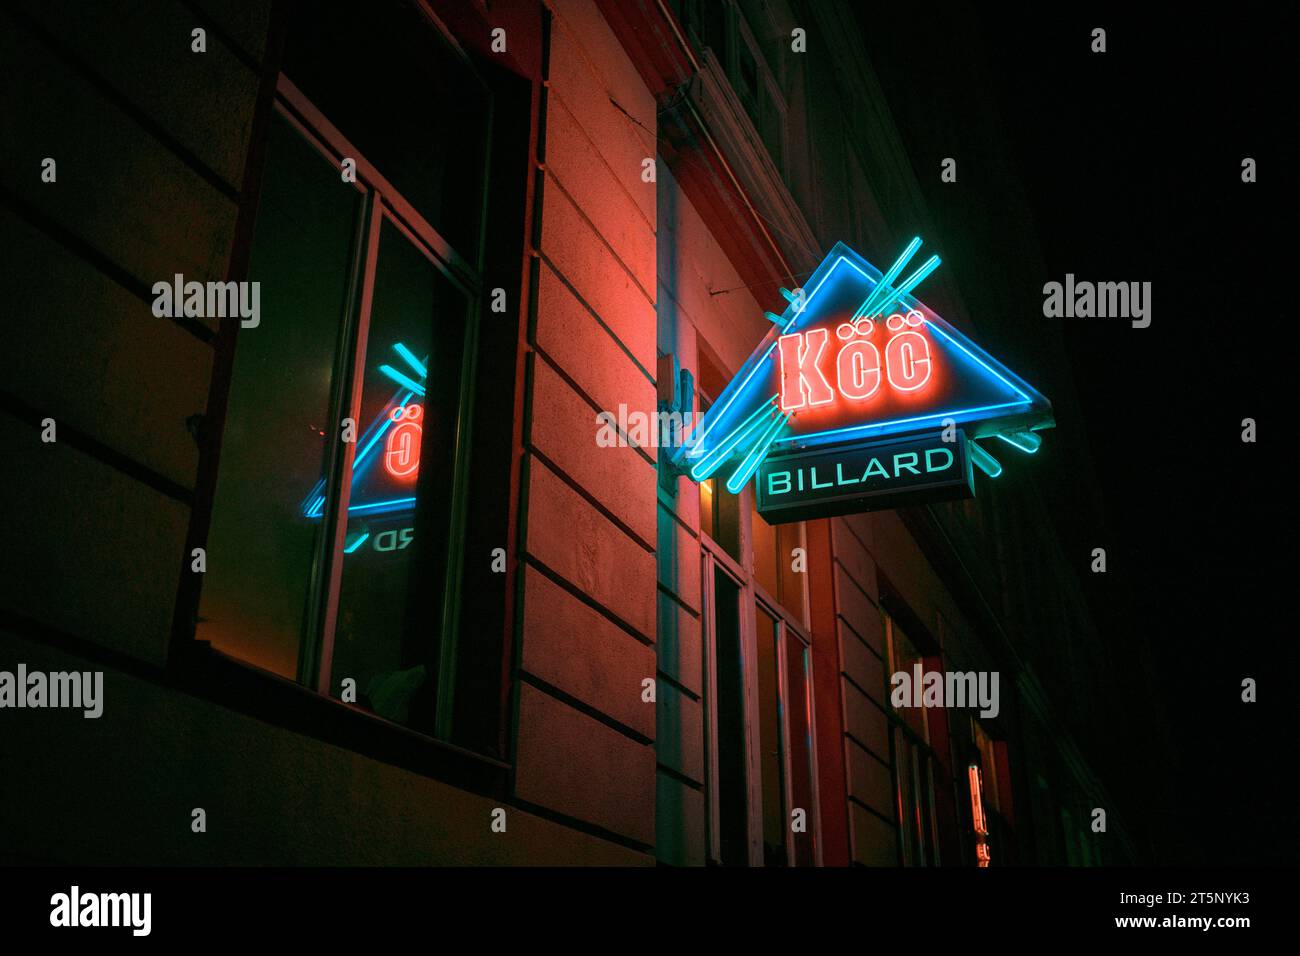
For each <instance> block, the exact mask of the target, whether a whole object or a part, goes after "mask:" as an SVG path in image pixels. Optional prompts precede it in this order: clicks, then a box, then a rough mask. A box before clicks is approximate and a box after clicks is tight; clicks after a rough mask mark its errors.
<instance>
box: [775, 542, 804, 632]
mask: <svg viewBox="0 0 1300 956" xmlns="http://www.w3.org/2000/svg"><path fill="white" fill-rule="evenodd" d="M776 546H777V550H776V555H777V565H776V567H777V575H778V576H779V578H780V581H781V589H780V591H779V592H778V593H777V597H778V599H779V600H780V601H781V603H782V604H783V605H785V607H786V609H787V610H789V611H790V612H791V613H792V614H794V617H795V619H796V620H798V621H803V620H804V610H803V586H804V581H805V580H806V578H807V567H808V565H807V552H805V553H804V559H805V560H804V563H803V564H802V567H803V568H804V570H803V571H796V570H795V569H794V550H795V548H802V547H803V523H802V522H799V523H798V524H781V525H777V526H776Z"/></svg>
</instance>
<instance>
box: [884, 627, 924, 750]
mask: <svg viewBox="0 0 1300 956" xmlns="http://www.w3.org/2000/svg"><path fill="white" fill-rule="evenodd" d="M886 622H887V626H886V634H887V636H888V639H889V675H887V678H886V679H888V677H889V676H892V675H894V674H897V673H899V672H900V671H905V672H906V673H907V675H908V681H909V682H910V683H909V686H911V687H912V690H913V693H918V690H917V688H916V687H915V684H916V671H915V669H914V668H915V666H916V665H917V664H920V665H921V673H922V675H924V674H925V659H924V658H923V657H922V656H921V653H920V651H918V650H917V649H916V647H915V646H913V644H912V642H911V641H910V640H908V638H907V635H906V634H905V633H904V632H903V629H902V628H900V627H899V626H898V622H897V621H895V620H894V619H893V618H892V617H888V616H887V617H886ZM894 712H895V713H896V714H897V715H898V716H899V717H900V718H901V719H902V720H903V722H904V723H905V724H907V726H908V727H910V728H912V731H913V732H914V733H915V734H916V735H917V736H918V737H920V738H921V739H922V740H924V741H927V742H928V741H929V739H930V735H929V729H928V728H927V726H926V720H925V708H923V707H912V706H910V705H909V706H907V707H900V708H898V709H897V710H895V711H894Z"/></svg>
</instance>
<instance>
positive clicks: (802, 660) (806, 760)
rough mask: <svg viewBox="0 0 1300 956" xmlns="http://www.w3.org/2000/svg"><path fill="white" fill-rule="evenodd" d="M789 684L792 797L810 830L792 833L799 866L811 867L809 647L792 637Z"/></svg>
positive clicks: (814, 854)
mask: <svg viewBox="0 0 1300 956" xmlns="http://www.w3.org/2000/svg"><path fill="white" fill-rule="evenodd" d="M785 651H786V667H785V670H786V683H787V684H788V685H789V693H788V694H787V699H788V700H789V702H790V704H789V710H790V794H791V798H792V799H793V801H794V804H793V807H792V809H802V810H803V811H804V812H805V813H806V815H807V816H806V823H807V830H806V831H805V832H804V833H795V834H792V836H793V837H794V862H795V865H796V866H812V865H813V864H814V863H815V862H816V860H817V847H816V843H815V838H816V835H815V834H814V832H813V820H814V819H815V817H816V813H815V810H814V807H813V800H814V795H813V784H812V781H813V773H812V753H813V750H812V722H811V719H810V718H811V714H812V699H811V691H810V690H809V684H808V648H807V647H805V646H804V645H803V643H802V642H800V641H798V640H795V639H794V638H793V637H787V638H786V645H785Z"/></svg>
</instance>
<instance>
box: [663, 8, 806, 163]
mask: <svg viewBox="0 0 1300 956" xmlns="http://www.w3.org/2000/svg"><path fill="white" fill-rule="evenodd" d="M670 5H671V6H672V8H673V11H674V12H675V13H676V14H677V17H678V19H679V20H680V21H681V23H682V25H683V26H684V27H685V28H686V33H687V35H688V36H690V37H691V39H692V41H693V42H694V44H695V46H697V47H698V48H700V49H710V50H712V51H713V54H714V56H716V57H717V60H718V63H719V65H720V66H721V68H722V70H723V71H724V72H725V73H726V79H727V81H728V82H729V83H730V84H731V88H732V89H733V90H735V92H736V96H737V98H738V99H739V100H740V102H741V104H742V105H743V106H744V108H745V112H746V113H747V114H749V118H750V120H751V121H752V122H753V124H754V128H755V129H756V130H757V131H758V135H759V138H760V139H761V140H762V142H763V145H764V146H765V147H766V148H767V152H768V155H769V156H771V158H772V162H773V163H774V164H775V165H776V168H777V170H778V171H779V172H780V173H781V175H782V176H784V175H785V172H786V169H785V154H786V142H785V141H786V113H787V109H788V107H787V104H786V100H785V94H784V92H783V91H782V86H781V82H780V78H779V77H778V76H777V75H776V74H775V73H774V72H773V70H772V68H771V66H770V65H769V61H768V58H767V57H766V56H764V53H763V49H762V44H760V42H759V41H758V39H757V38H756V37H755V34H754V30H753V29H751V26H750V23H749V22H747V20H746V19H745V17H744V16H742V15H741V13H740V11H739V9H738V8H737V7H736V5H735V3H734V2H732V0H671V4H670ZM769 26H770V25H769ZM764 32H765V34H766V35H769V36H771V35H772V31H771V29H769V28H768V27H764ZM775 35H776V36H784V35H785V34H784V32H783V31H777V33H776V34H775ZM772 48H773V49H778V50H779V49H781V48H782V47H781V45H780V43H776V44H774V45H773V46H772Z"/></svg>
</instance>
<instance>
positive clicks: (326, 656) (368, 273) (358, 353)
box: [316, 192, 383, 694]
mask: <svg viewBox="0 0 1300 956" xmlns="http://www.w3.org/2000/svg"><path fill="white" fill-rule="evenodd" d="M367 201H368V206H367V207H366V242H365V256H364V260H363V265H362V269H361V276H360V284H361V289H360V298H359V301H358V304H357V308H356V310H355V311H354V312H353V313H352V315H351V316H349V322H348V328H347V330H346V336H345V339H344V342H345V343H346V347H348V349H349V351H350V359H351V361H350V362H347V361H345V365H344V367H345V368H346V369H347V372H346V375H347V380H346V384H345V386H344V388H343V389H342V399H343V400H342V401H341V402H340V412H342V413H344V414H340V415H339V416H338V421H337V423H336V425H337V427H341V426H342V419H344V418H351V419H352V421H353V423H354V429H355V423H356V422H357V421H358V420H359V418H360V417H361V393H362V390H363V389H364V387H365V368H366V344H367V340H368V339H369V335H370V312H371V308H372V306H373V304H374V293H375V271H376V266H377V263H378V258H379V229H380V226H381V225H382V224H383V204H382V203H381V202H380V198H379V195H378V194H377V193H374V192H371V193H370V195H369V197H368V200H367ZM339 457H341V459H342V461H341V462H340V468H339V470H338V471H337V472H336V481H337V494H336V495H335V496H334V501H333V506H332V507H331V508H330V509H329V511H328V512H327V513H328V520H329V525H328V527H327V530H326V533H327V535H328V542H329V547H328V552H327V553H328V561H327V563H326V575H325V591H324V595H323V600H322V602H321V603H322V612H321V622H320V643H319V646H320V662H319V664H320V666H319V671H318V673H317V675H316V689H317V690H318V691H321V692H323V693H325V694H328V693H329V680H330V670H331V668H332V665H333V661H334V634H335V630H336V629H337V626H338V610H339V592H340V589H341V587H342V582H343V548H344V544H345V542H346V540H347V534H348V508H349V505H350V503H351V499H352V467H353V462H354V460H355V457H356V442H355V440H354V441H351V442H344V443H343V448H342V454H341V456H339Z"/></svg>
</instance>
